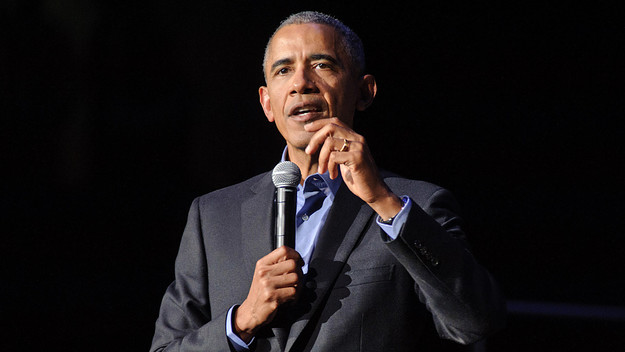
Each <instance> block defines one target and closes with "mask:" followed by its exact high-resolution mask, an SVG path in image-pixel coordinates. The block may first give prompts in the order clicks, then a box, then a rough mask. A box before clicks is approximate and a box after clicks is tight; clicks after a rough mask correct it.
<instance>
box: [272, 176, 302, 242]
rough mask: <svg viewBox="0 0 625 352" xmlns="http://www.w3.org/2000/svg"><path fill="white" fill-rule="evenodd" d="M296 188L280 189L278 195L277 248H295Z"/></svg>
mask: <svg viewBox="0 0 625 352" xmlns="http://www.w3.org/2000/svg"><path fill="white" fill-rule="evenodd" d="M296 200H297V190H296V188H295V187H278V192H277V195H276V248H280V247H282V246H287V247H291V248H295V210H296Z"/></svg>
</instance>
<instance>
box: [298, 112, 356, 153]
mask: <svg viewBox="0 0 625 352" xmlns="http://www.w3.org/2000/svg"><path fill="white" fill-rule="evenodd" d="M337 121H338V120H337ZM339 122H340V121H339ZM328 137H332V138H339V139H341V141H342V140H343V139H349V140H352V139H357V138H358V135H357V134H356V133H355V132H354V131H352V130H351V129H349V128H348V127H346V126H344V125H342V123H341V125H339V124H335V123H327V124H325V125H323V127H322V128H320V129H319V130H317V132H316V133H315V134H314V135H313V136H312V137H311V138H310V142H309V143H308V146H307V147H306V153H307V154H309V155H312V154H314V153H316V152H317V151H318V150H319V148H321V146H322V145H323V143H324V142H325V140H326V138H328ZM341 143H342V142H341Z"/></svg>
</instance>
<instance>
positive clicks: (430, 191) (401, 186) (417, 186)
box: [382, 172, 453, 204]
mask: <svg viewBox="0 0 625 352" xmlns="http://www.w3.org/2000/svg"><path fill="white" fill-rule="evenodd" d="M382 177H383V178H384V182H385V183H386V184H387V185H388V186H389V188H390V189H391V190H392V191H393V193H395V194H397V195H407V196H409V197H410V198H412V199H413V200H414V201H416V202H417V203H418V204H426V203H428V202H430V201H431V200H432V198H433V197H434V195H436V196H446V197H445V198H451V199H453V196H452V195H451V192H449V191H448V190H446V189H445V188H443V187H441V186H439V185H435V184H433V183H430V182H426V181H420V180H411V179H408V178H405V177H401V176H398V175H395V174H392V173H389V172H385V173H383V176H382Z"/></svg>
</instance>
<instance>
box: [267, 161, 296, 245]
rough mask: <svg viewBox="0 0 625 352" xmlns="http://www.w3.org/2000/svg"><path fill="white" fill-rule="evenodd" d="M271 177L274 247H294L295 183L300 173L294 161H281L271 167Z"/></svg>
mask: <svg viewBox="0 0 625 352" xmlns="http://www.w3.org/2000/svg"><path fill="white" fill-rule="evenodd" d="M271 179H272V180H273V184H274V186H276V189H277V195H276V238H275V240H276V241H275V248H279V247H282V246H287V247H291V248H295V210H296V207H297V185H298V184H299V182H300V180H301V179H302V173H301V172H300V171H299V167H297V165H296V164H295V163H293V162H290V161H283V162H281V163H279V164H278V165H276V167H274V168H273V173H272V174H271Z"/></svg>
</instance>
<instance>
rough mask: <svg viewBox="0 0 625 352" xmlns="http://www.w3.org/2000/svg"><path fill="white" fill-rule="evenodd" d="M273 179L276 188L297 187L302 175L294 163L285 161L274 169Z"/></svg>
mask: <svg viewBox="0 0 625 352" xmlns="http://www.w3.org/2000/svg"><path fill="white" fill-rule="evenodd" d="M271 179H272V180H273V184H274V186H276V187H297V185H298V184H299V181H300V180H301V179H302V173H301V172H300V171H299V167H297V165H295V163H294V162H291V161H283V162H281V163H279V164H278V165H276V167H274V168H273V173H272V174H271Z"/></svg>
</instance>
